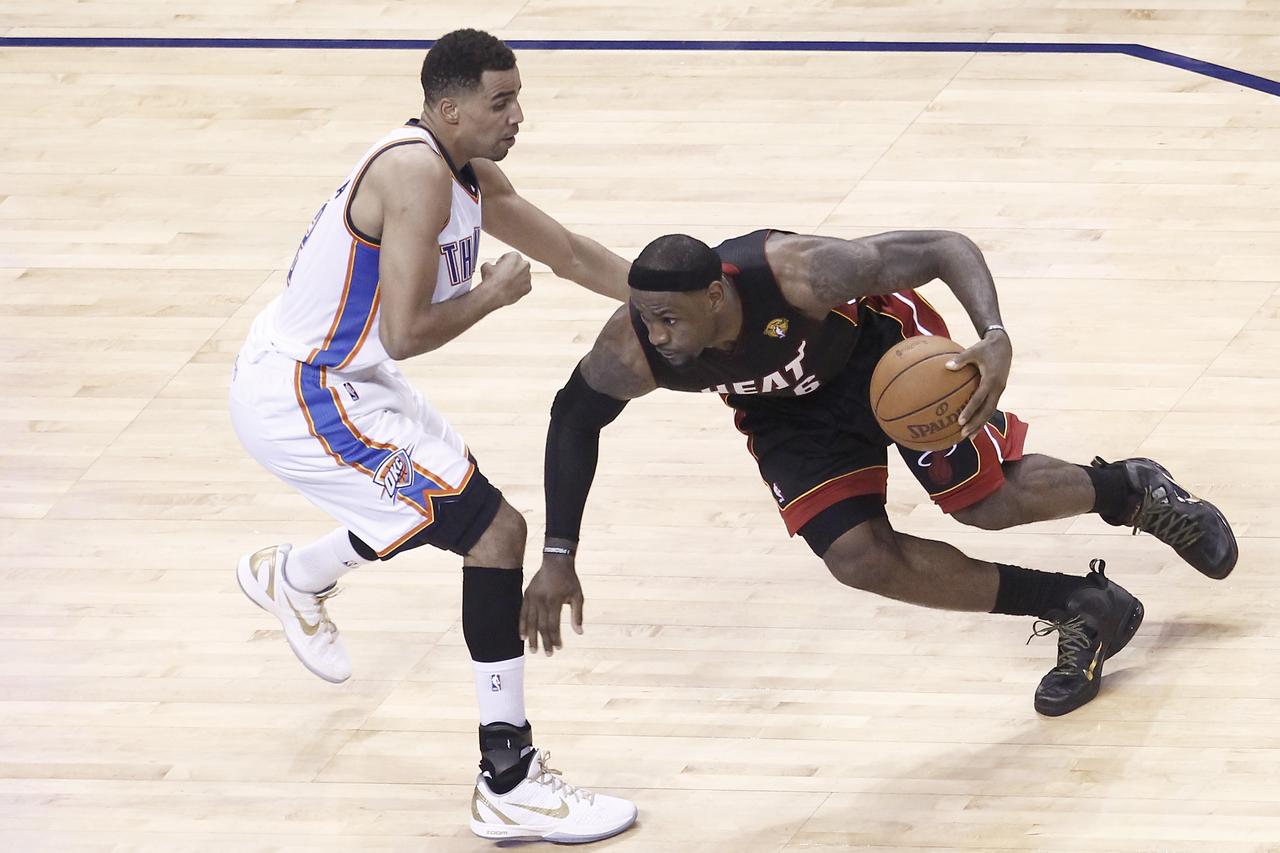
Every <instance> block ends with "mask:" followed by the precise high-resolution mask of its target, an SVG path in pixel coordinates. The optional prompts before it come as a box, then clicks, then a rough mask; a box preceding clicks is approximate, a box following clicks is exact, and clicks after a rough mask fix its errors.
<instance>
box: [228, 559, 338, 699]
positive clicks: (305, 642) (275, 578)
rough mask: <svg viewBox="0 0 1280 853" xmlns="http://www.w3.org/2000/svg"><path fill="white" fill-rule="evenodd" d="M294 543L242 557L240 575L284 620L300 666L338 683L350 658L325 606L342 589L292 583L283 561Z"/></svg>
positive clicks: (256, 598)
mask: <svg viewBox="0 0 1280 853" xmlns="http://www.w3.org/2000/svg"><path fill="white" fill-rule="evenodd" d="M291 547H292V546H290V545H272V546H271V547H269V548H263V549H262V550H261V551H257V552H255V553H253V554H248V555H246V556H243V557H241V558H240V562H239V564H237V565H236V580H237V581H239V582H240V589H242V590H244V594H245V595H247V596H249V600H250V601H252V602H253V603H254V604H256V605H258V606H259V607H261V608H262V609H263V610H265V611H267V612H268V613H270V614H272V615H273V616H275V617H276V618H277V619H279V620H280V624H281V625H282V626H284V638H285V639H286V640H288V641H289V648H291V649H293V653H294V654H295V655H297V656H298V660H300V661H302V665H303V666H305V667H306V668H307V669H309V670H311V671H312V672H313V673H315V674H316V675H318V676H320V677H321V678H323V679H324V680H325V681H331V682H333V683H334V684H340V683H342V682H343V681H346V680H347V679H348V678H350V677H351V658H350V656H348V655H347V647H346V645H345V644H344V643H343V642H342V638H341V637H340V636H338V626H336V625H334V624H333V621H332V620H331V619H330V618H329V614H328V613H327V612H326V611H325V606H324V605H325V602H326V601H328V600H329V599H330V598H332V597H333V596H334V595H335V594H336V593H337V591H338V588H337V587H336V586H333V587H330V588H329V589H327V590H325V591H323V592H318V593H316V592H303V591H302V590H300V589H294V588H293V587H291V586H289V583H288V581H286V580H285V576H284V565H285V562H286V561H287V560H288V559H289V551H290V549H291Z"/></svg>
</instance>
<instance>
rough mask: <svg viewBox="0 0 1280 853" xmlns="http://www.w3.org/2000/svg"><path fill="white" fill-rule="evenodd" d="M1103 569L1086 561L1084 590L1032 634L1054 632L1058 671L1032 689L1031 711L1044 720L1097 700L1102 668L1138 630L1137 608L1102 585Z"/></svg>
mask: <svg viewBox="0 0 1280 853" xmlns="http://www.w3.org/2000/svg"><path fill="white" fill-rule="evenodd" d="M1106 565H1107V564H1106V563H1105V562H1103V561H1102V560H1093V561H1091V562H1090V563H1089V570H1090V571H1089V574H1088V576H1087V578H1086V579H1085V580H1086V583H1085V585H1084V586H1083V587H1081V588H1080V589H1078V590H1076V591H1075V592H1073V593H1072V594H1071V597H1070V598H1068V599H1067V605H1066V608H1065V609H1064V610H1059V611H1056V612H1054V613H1051V614H1048V618H1046V619H1044V620H1041V621H1038V622H1036V625H1035V628H1034V629H1033V630H1032V634H1031V636H1032V637H1044V636H1047V635H1049V634H1052V633H1053V632H1055V631H1057V632H1058V665H1057V666H1055V667H1054V668H1053V669H1051V670H1049V672H1048V673H1047V674H1046V675H1045V677H1044V678H1042V679H1040V686H1039V687H1037V688H1036V710H1037V711H1039V712H1040V713H1041V714H1044V715H1045V716H1048V717H1059V716H1061V715H1063V714H1067V713H1070V712H1071V711H1074V710H1075V709H1076V708H1079V707H1080V706H1081V705H1083V704H1084V703H1086V702H1088V701H1090V700H1091V699H1093V697H1095V696H1097V695H1098V688H1099V687H1100V686H1101V685H1102V664H1103V662H1104V661H1106V660H1107V659H1108V658H1109V657H1111V656H1112V655H1114V654H1115V653H1116V652H1118V651H1120V650H1121V649H1123V648H1124V647H1125V646H1126V645H1128V643H1129V641H1130V640H1131V639H1133V635H1134V634H1136V633H1137V632H1138V626H1139V625H1141V624H1142V612H1143V611H1142V602H1141V601H1138V599H1136V598H1134V597H1133V596H1132V595H1130V594H1129V593H1128V591H1126V590H1125V589H1124V588H1123V587H1121V586H1120V585H1119V584H1117V583H1115V582H1114V581H1111V580H1108V579H1107V577H1106V575H1104V574H1103V570H1104V569H1105V568H1106ZM1027 642H1031V638H1028V639H1027Z"/></svg>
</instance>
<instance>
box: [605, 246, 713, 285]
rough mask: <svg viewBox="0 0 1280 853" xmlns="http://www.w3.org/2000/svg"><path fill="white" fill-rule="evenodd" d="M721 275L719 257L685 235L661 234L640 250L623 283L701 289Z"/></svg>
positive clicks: (708, 248) (707, 247)
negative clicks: (625, 281)
mask: <svg viewBox="0 0 1280 853" xmlns="http://www.w3.org/2000/svg"><path fill="white" fill-rule="evenodd" d="M720 275H721V265H720V256H719V255H717V254H716V252H715V250H714V249H712V248H711V247H710V246H708V245H707V244H706V243H704V242H702V241H701V240H699V239H697V238H696V237H690V236H689V235H688V234H665V235H663V236H662V237H659V238H658V239H656V240H654V241H653V242H651V243H650V244H649V245H647V246H645V247H644V249H643V250H641V252H640V255H639V256H638V257H637V258H636V260H635V263H633V264H632V265H631V271H630V273H629V274H628V275H627V283H628V284H630V285H631V286H632V287H634V288H635V289H636V290H656V291H664V292H681V291H690V290H704V289H706V288H707V287H709V286H710V285H711V283H712V282H713V281H719V279H720Z"/></svg>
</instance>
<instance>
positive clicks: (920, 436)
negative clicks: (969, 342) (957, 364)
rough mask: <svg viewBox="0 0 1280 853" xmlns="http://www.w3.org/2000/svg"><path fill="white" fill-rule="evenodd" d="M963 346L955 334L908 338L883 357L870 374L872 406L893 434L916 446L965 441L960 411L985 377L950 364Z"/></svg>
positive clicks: (900, 441) (906, 444) (924, 447)
mask: <svg viewBox="0 0 1280 853" xmlns="http://www.w3.org/2000/svg"><path fill="white" fill-rule="evenodd" d="M963 350H964V347H962V346H960V344H958V343H956V342H955V341H953V340H951V339H950V338H944V337H940V336H938V335H922V336H919V337H914V338H907V339H906V340H905V341H903V342H902V343H900V344H898V345H897V346H895V347H893V348H892V349H890V350H889V351H888V352H886V353H885V354H884V355H883V356H881V357H880V363H879V364H877V365H876V369H875V370H874V371H873V372H872V374H871V409H872V411H874V412H875V416H876V422H877V423H879V424H880V428H881V429H882V430H884V431H885V434H886V435H888V436H889V438H891V439H893V440H894V441H895V442H897V443H898V444H901V445H902V446H903V447H910V448H911V449H913V450H946V449H947V448H948V447H952V446H954V445H955V443H956V442H957V441H959V440H960V433H961V432H962V430H963V428H962V427H961V426H960V412H961V411H963V410H964V407H965V405H966V404H967V403H968V402H969V398H970V397H972V396H973V392H974V391H976V390H977V389H978V381H979V379H980V378H981V377H980V376H979V374H978V368H976V367H974V366H973V365H971V364H966V365H964V366H963V367H961V368H960V369H959V370H948V369H947V362H948V361H950V360H951V357H952V356H954V355H955V354H956V353H958V352H962V351H963Z"/></svg>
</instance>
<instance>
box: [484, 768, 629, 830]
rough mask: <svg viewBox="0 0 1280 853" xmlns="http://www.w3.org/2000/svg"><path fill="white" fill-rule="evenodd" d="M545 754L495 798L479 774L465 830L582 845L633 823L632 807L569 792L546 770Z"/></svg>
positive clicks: (556, 774)
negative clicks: (511, 785) (522, 776)
mask: <svg viewBox="0 0 1280 853" xmlns="http://www.w3.org/2000/svg"><path fill="white" fill-rule="evenodd" d="M550 757H551V753H550V752H549V751H539V752H538V753H536V754H535V755H534V756H533V760H532V761H530V762H529V774H528V775H527V776H526V777H525V778H524V781H522V782H521V783H520V784H519V785H516V786H515V787H514V788H512V789H511V790H510V791H508V792H507V793H505V794H495V793H493V791H492V790H491V789H490V788H489V785H488V780H487V779H485V777H484V774H483V773H482V774H481V775H480V776H479V777H478V778H477V779H476V789H475V793H474V794H472V795H471V831H472V832H474V833H475V834H476V835H479V836H480V837H481V838H490V839H493V840H494V841H505V840H508V839H514V838H523V839H538V838H541V839H544V840H546V841H554V842H557V843H560V844H582V843H585V842H587V841H599V840H600V839H602V838H608V837H610V836H612V835H617V834H618V833H619V832H622V831H623V830H624V829H626V828H627V827H629V826H631V824H633V823H635V821H636V804H635V803H633V802H631V801H630V800H624V799H621V798H619V797H610V796H607V795H605V794H596V793H593V792H592V791H588V790H586V789H585V788H575V787H574V786H573V785H570V784H568V783H566V782H564V781H563V780H562V779H561V778H560V771H559V770H552V769H550V768H548V767H547V759H548V758H550Z"/></svg>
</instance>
